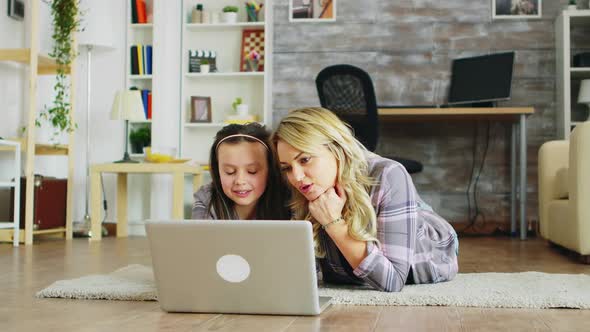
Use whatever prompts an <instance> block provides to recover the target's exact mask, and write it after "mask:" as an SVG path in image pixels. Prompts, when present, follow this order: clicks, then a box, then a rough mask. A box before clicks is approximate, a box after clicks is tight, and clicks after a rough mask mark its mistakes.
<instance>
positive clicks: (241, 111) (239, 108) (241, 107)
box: [231, 97, 248, 117]
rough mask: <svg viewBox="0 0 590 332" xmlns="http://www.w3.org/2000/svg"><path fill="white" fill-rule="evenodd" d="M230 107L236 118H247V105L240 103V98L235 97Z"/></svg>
mask: <svg viewBox="0 0 590 332" xmlns="http://www.w3.org/2000/svg"><path fill="white" fill-rule="evenodd" d="M231 107H232V108H233V109H234V111H235V112H236V114H237V115H238V116H241V117H243V116H248V104H244V103H242V98H241V97H237V98H236V99H235V100H234V102H233V103H232V104H231Z"/></svg>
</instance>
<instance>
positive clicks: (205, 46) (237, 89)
mask: <svg viewBox="0 0 590 332" xmlns="http://www.w3.org/2000/svg"><path fill="white" fill-rule="evenodd" d="M257 2H258V3H263V4H264V6H263V7H262V9H261V10H264V18H265V19H264V21H262V22H247V14H246V7H245V4H244V1H238V0H183V2H182V10H183V11H182V13H183V14H182V22H181V31H182V37H181V52H180V54H181V58H182V59H181V78H180V79H181V97H180V98H181V106H180V117H179V118H180V126H179V128H180V137H179V138H180V142H179V147H180V149H179V150H180V158H191V159H194V160H197V161H199V162H201V163H203V164H207V163H208V156H209V149H210V147H211V145H212V144H213V140H214V136H215V134H216V132H217V131H218V130H219V129H221V128H222V127H223V126H225V125H226V123H225V120H226V117H227V116H228V115H233V114H234V111H233V109H232V103H233V101H234V100H235V99H236V98H237V97H240V98H242V100H243V103H246V104H248V106H249V113H250V114H253V115H256V117H257V119H256V120H257V121H258V122H261V123H264V124H266V125H267V126H270V125H271V123H272V119H271V116H272V110H271V106H272V93H271V84H272V82H271V80H272V72H271V70H272V4H271V2H270V0H266V1H257ZM197 4H202V5H203V11H205V12H209V13H210V15H211V16H213V15H214V14H216V13H221V12H222V8H223V7H225V6H228V5H230V6H236V7H238V8H239V11H238V22H237V23H222V22H220V23H191V22H190V19H191V12H192V9H193V8H195V6H196V5H197ZM245 29H260V30H264V35H265V38H264V71H259V72H243V71H240V60H241V57H242V54H241V50H242V33H243V31H244V30H245ZM189 50H209V51H215V52H216V54H217V57H216V65H217V69H218V71H217V72H211V73H207V74H201V73H190V72H189V66H188V64H189V63H188V62H189V61H188V58H189ZM191 96H201V97H211V117H212V119H211V122H210V123H191V122H190V112H191V105H190V103H191Z"/></svg>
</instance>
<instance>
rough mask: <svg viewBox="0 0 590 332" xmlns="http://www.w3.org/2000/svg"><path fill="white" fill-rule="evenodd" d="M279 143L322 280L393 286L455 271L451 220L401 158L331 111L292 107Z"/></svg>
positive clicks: (296, 208) (389, 288)
mask: <svg viewBox="0 0 590 332" xmlns="http://www.w3.org/2000/svg"><path fill="white" fill-rule="evenodd" d="M273 145H274V148H276V151H277V154H278V159H279V161H280V165H281V170H282V171H283V172H284V174H285V176H286V177H287V179H288V181H289V183H290V184H291V186H292V189H293V190H292V192H293V202H292V204H291V205H292V207H293V213H294V219H298V220H299V219H306V220H310V221H312V223H313V229H314V237H315V240H316V245H317V247H316V254H317V256H318V257H320V259H319V263H320V264H319V266H320V267H321V270H322V275H323V279H324V281H327V282H335V283H353V284H364V285H369V286H371V287H373V288H375V289H378V290H382V291H388V292H393V291H400V290H401V289H402V288H403V287H404V285H405V284H406V283H435V282H441V281H446V280H451V279H453V278H454V277H455V275H456V274H457V270H458V264H457V251H458V245H459V242H458V240H457V235H456V233H455V231H454V230H453V227H452V226H451V225H450V224H449V223H448V222H447V221H446V220H444V219H443V218H442V217H440V216H439V215H438V214H436V213H435V212H434V211H433V210H432V209H431V208H430V207H429V206H428V205H427V204H425V203H424V202H423V201H422V199H420V196H419V195H418V193H417V191H416V188H415V187H414V184H413V183H412V178H410V176H409V174H408V172H407V171H406V170H405V168H404V167H403V166H402V165H401V164H400V163H398V162H396V161H393V160H389V159H386V158H383V157H380V156H378V155H376V154H374V153H371V152H369V151H367V150H366V149H365V148H364V147H363V146H362V144H361V143H360V142H359V141H357V140H356V139H355V138H354V136H353V134H352V132H351V130H350V128H349V127H347V126H346V125H345V124H344V123H343V122H342V121H340V119H338V117H337V116H336V115H334V114H333V113H332V112H330V111H328V110H326V109H323V108H305V109H298V110H294V111H291V112H289V114H288V115H287V116H286V117H285V118H283V119H282V120H281V122H280V123H279V126H278V128H277V130H276V132H275V134H274V137H273Z"/></svg>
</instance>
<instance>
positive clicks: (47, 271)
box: [0, 237, 590, 332]
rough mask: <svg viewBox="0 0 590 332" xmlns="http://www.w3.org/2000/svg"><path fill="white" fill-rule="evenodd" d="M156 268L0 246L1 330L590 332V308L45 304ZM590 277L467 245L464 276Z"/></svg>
mask: <svg viewBox="0 0 590 332" xmlns="http://www.w3.org/2000/svg"><path fill="white" fill-rule="evenodd" d="M133 263H137V264H144V265H151V262H150V257H149V252H148V247H147V242H146V240H145V238H129V239H114V238H106V239H104V240H103V241H102V242H101V243H89V242H88V240H86V239H75V240H73V241H69V242H65V241H61V240H47V241H43V242H41V243H38V244H35V245H34V246H27V247H24V246H21V247H19V248H13V247H12V246H11V245H9V244H0V330H1V331H60V332H61V331H118V332H119V331H142V332H147V331H391V330H398V329H399V330H403V331H424V330H432V331H476V330H477V331H532V330H535V331H590V310H572V309H554V310H512V309H481V308H460V307H370V306H345V305H337V306H332V307H330V308H329V309H328V310H327V311H326V312H324V313H323V314H322V315H320V316H318V317H292V316H256V315H214V314H167V313H164V312H162V311H161V310H160V308H159V307H158V303H157V302H131V301H130V302H124V301H102V300H96V301H90V300H63V299H37V298H35V297H34V294H35V292H37V291H39V290H40V289H42V288H44V287H46V286H48V285H49V284H51V283H52V282H54V281H56V280H59V279H69V278H74V277H80V276H84V275H87V274H94V273H108V272H111V271H113V270H115V269H117V268H120V267H123V266H126V265H128V264H133ZM531 270H534V271H543V272H551V273H586V274H590V266H589V265H581V264H578V263H577V262H576V261H575V260H574V259H573V258H569V257H567V256H565V255H563V254H561V253H559V252H558V251H557V250H555V249H554V248H552V247H550V246H549V245H547V244H546V243H545V242H544V241H542V240H539V239H530V240H527V241H524V242H521V241H519V240H516V239H509V238H502V237H499V238H464V239H462V240H461V255H460V272H492V271H493V272H511V271H531Z"/></svg>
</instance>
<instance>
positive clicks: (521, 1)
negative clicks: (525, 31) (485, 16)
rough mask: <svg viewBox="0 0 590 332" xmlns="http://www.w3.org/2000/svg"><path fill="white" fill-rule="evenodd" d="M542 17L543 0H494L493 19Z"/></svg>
mask: <svg viewBox="0 0 590 332" xmlns="http://www.w3.org/2000/svg"><path fill="white" fill-rule="evenodd" d="M522 18H541V0H492V19H522Z"/></svg>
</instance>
